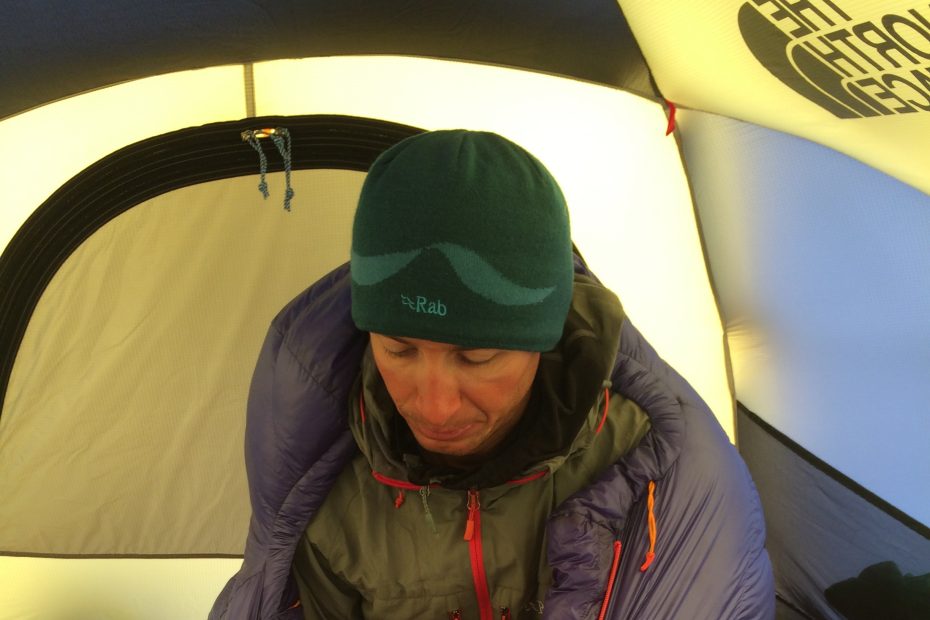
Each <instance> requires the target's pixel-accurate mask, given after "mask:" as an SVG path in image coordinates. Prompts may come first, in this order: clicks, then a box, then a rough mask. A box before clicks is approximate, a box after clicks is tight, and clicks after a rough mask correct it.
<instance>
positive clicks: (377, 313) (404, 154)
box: [351, 130, 573, 351]
mask: <svg viewBox="0 0 930 620" xmlns="http://www.w3.org/2000/svg"><path fill="white" fill-rule="evenodd" d="M351 272H352V318H353V319H354V321H355V324H356V325H357V326H358V328H359V329H361V330H364V331H369V332H377V333H381V334H386V335H389V336H400V337H404V336H407V337H411V338H422V339H425V340H433V341H436V342H444V343H449V344H456V345H459V346H464V347H474V348H496V349H515V350H522V351H548V350H550V349H552V348H554V347H555V345H556V343H558V341H559V338H561V336H562V328H563V324H564V322H565V317H566V316H567V314H568V306H569V303H570V302H571V297H572V279H573V267H572V244H571V235H570V231H569V223H568V210H567V209H566V207H565V198H564V197H563V195H562V191H561V190H560V189H559V186H558V184H557V183H556V182H555V179H553V178H552V175H551V174H550V173H549V171H548V170H546V168H545V167H544V166H543V165H542V163H540V162H539V160H537V159H536V158H535V157H533V156H532V155H530V154H529V153H528V152H526V151H525V150H524V149H523V148H521V147H519V146H517V145H516V144H514V143H513V142H510V141H509V140H506V139H505V138H502V137H501V136H499V135H496V134H493V133H486V132H477V131H465V130H449V131H433V132H427V133H423V134H419V135H416V136H413V137H411V138H407V139H406V140H403V141H402V142H400V143H398V144H396V145H394V146H393V147H391V148H390V149H388V150H387V151H385V152H384V153H383V154H382V155H381V156H380V157H378V159H377V160H376V161H375V162H374V164H372V167H371V170H370V171H369V172H368V176H367V177H366V179H365V183H364V185H363V186H362V193H361V196H360V197H359V203H358V211H357V212H356V214H355V223H354V226H353V229H352V260H351Z"/></svg>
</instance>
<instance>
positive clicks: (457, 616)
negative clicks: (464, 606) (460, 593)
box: [449, 609, 462, 620]
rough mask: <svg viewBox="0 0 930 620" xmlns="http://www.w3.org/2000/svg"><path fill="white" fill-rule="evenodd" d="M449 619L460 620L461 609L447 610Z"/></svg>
mask: <svg viewBox="0 0 930 620" xmlns="http://www.w3.org/2000/svg"><path fill="white" fill-rule="evenodd" d="M449 620H462V610H461V609H456V610H454V611H450V612H449Z"/></svg>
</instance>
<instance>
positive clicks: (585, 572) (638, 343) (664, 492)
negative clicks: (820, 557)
mask: <svg viewBox="0 0 930 620" xmlns="http://www.w3.org/2000/svg"><path fill="white" fill-rule="evenodd" d="M576 271H579V272H581V273H587V269H586V268H585V267H584V266H583V265H582V264H581V263H580V261H576ZM366 345H367V334H365V333H363V332H359V331H358V330H357V329H356V328H355V326H354V324H353V323H352V319H351V316H350V284H349V270H348V265H343V266H342V267H339V268H338V269H336V270H335V271H333V272H332V273H330V274H329V275H327V276H325V277H324V278H323V279H321V280H320V281H318V282H317V283H316V284H314V285H313V286H312V287H310V288H309V289H308V290H306V291H304V292H303V293H302V294H300V295H299V296H298V297H297V298H296V299H294V300H293V301H292V302H291V303H289V304H288V305H287V306H286V307H285V308H284V309H283V310H282V311H281V312H280V313H279V314H278V316H277V317H275V319H274V321H273V322H272V325H271V328H270V330H269V332H268V335H267V337H266V339H265V343H264V345H263V348H262V351H261V354H260V357H259V360H258V364H257V367H256V369H255V374H254V377H253V380H252V385H251V389H250V394H249V401H248V411H247V421H246V441H245V456H246V470H247V474H248V480H249V493H250V496H251V502H252V519H251V523H250V526H249V535H248V539H247V541H246V547H245V558H244V560H243V563H242V567H241V568H240V570H239V572H238V573H236V574H235V575H234V576H233V577H232V579H230V581H229V583H228V584H227V585H226V587H225V588H224V589H223V590H222V592H221V593H220V595H219V597H218V598H217V600H216V602H215V603H214V606H213V609H212V611H211V612H210V616H209V618H210V620H246V619H248V620H252V619H259V618H260V619H263V620H271V619H282V620H284V619H286V620H299V619H301V618H302V617H303V615H302V613H301V609H300V608H299V606H295V604H296V603H297V602H298V593H297V587H296V584H295V583H294V580H293V578H292V577H291V561H292V559H293V556H294V551H295V548H296V546H297V543H298V540H299V539H300V537H301V535H302V534H303V531H304V529H305V528H306V526H307V523H308V522H309V520H310V518H311V517H312V516H313V514H314V513H315V512H316V511H317V510H318V509H319V507H320V505H321V504H322V503H323V500H324V499H325V498H326V495H327V493H328V491H329V489H330V488H331V487H332V485H333V483H334V481H335V479H336V477H337V476H338V474H339V473H340V471H341V470H342V468H343V467H344V466H345V465H346V464H347V463H348V462H349V461H350V460H351V459H352V457H353V456H354V455H355V454H356V450H357V448H356V446H355V442H354V440H353V438H352V435H351V434H350V432H349V430H348V426H347V419H346V416H347V412H348V407H347V400H348V397H349V390H350V388H351V386H352V383H353V381H354V379H355V378H356V376H357V374H358V372H359V363H360V360H361V356H362V353H363V352H364V350H365V347H366ZM612 380H613V391H616V392H619V393H621V394H624V395H625V396H627V397H628V398H630V399H632V400H633V401H635V402H636V403H637V404H638V405H639V406H640V407H642V409H643V410H644V411H645V412H646V414H647V415H648V416H649V419H650V422H651V424H652V428H651V429H650V430H649V431H648V432H647V433H646V435H645V436H644V438H643V439H642V441H641V442H640V444H639V445H638V446H637V447H635V448H634V449H633V450H632V451H630V452H629V453H628V454H627V455H626V456H624V457H623V458H622V459H621V460H620V461H619V462H617V463H616V464H615V465H614V466H612V467H610V468H608V469H607V470H606V471H604V473H603V475H602V476H601V477H600V479H599V480H598V481H597V482H596V483H595V484H593V485H591V486H590V487H588V488H586V489H584V490H582V491H581V492H579V493H577V494H576V495H574V496H573V497H572V498H570V499H569V500H567V501H566V502H565V503H563V504H562V505H561V506H560V507H558V509H557V510H556V511H555V512H553V513H552V515H551V517H550V521H549V524H548V550H547V552H548V559H549V563H550V565H551V567H552V570H553V579H554V583H553V586H552V588H551V589H550V591H549V593H548V596H547V598H546V601H545V607H544V613H543V617H544V618H548V619H553V620H573V619H578V620H581V619H585V620H587V619H589V618H590V619H592V620H594V619H596V618H598V614H599V612H600V611H601V608H602V604H603V603H602V602H603V600H604V598H605V593H606V592H608V590H609V591H610V601H609V603H608V604H607V607H606V612H607V613H606V615H605V617H606V618H611V619H620V618H624V619H628V618H635V619H647V620H665V619H682V620H728V619H737V618H739V619H747V620H748V619H771V618H774V617H775V593H774V584H773V579H772V569H771V564H770V562H769V558H768V554H767V553H766V551H765V548H764V543H765V524H764V520H763V515H762V509H761V506H760V503H759V498H758V496H757V494H756V491H755V487H754V485H753V483H752V480H751V479H750V477H749V472H748V470H747V469H746V466H745V464H744V463H743V461H742V459H741V458H740V456H739V455H738V454H737V452H736V450H735V448H734V447H733V446H732V445H731V444H730V442H729V441H728V439H727V437H726V435H725V433H724V432H723V430H722V429H721V428H720V426H719V424H718V423H717V421H716V419H715V418H714V416H713V415H712V414H711V412H710V410H709V409H708V407H707V406H706V405H705V404H704V402H703V401H702V400H701V399H700V397H699V396H698V395H697V394H696V393H695V392H694V390H693V389H692V388H691V387H690V386H689V385H688V383H687V382H686V381H685V380H684V379H682V378H681V377H680V376H679V375H678V374H677V373H676V372H675V371H674V370H672V368H671V367H669V366H668V365H667V364H666V363H665V362H663V361H662V360H661V359H660V358H659V356H658V355H657V354H656V352H655V351H654V350H653V349H652V348H651V347H650V346H649V344H648V343H647V342H646V341H645V340H644V339H643V337H642V336H641V335H640V334H639V333H638V332H637V331H636V330H635V328H634V327H633V326H632V325H631V324H630V323H629V322H628V321H626V322H625V324H624V325H623V326H622V329H621V336H620V347H619V350H618V351H617V360H616V364H615V366H614V372H613V377H612ZM650 481H654V482H655V483H656V484H655V492H654V497H655V503H654V508H653V514H654V516H655V524H656V528H655V536H654V541H655V543H654V544H655V547H654V559H653V561H652V562H651V563H649V566H648V568H646V570H641V567H642V566H643V564H644V563H645V562H644V558H645V557H646V554H647V551H648V550H649V546H650V536H649V532H648V519H647V508H646V504H647V502H646V497H647V495H648V493H647V488H648V485H649V482H650ZM615 541H620V542H621V544H622V554H621V556H620V562H619V568H618V569H617V570H616V571H615V576H614V578H613V582H611V583H610V584H608V582H609V580H610V576H611V572H612V571H611V567H612V564H613V560H614V548H615V545H614V542H615Z"/></svg>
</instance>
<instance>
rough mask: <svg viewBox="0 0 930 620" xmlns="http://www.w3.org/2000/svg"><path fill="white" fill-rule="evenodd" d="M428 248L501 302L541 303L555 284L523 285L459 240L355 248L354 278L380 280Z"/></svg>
mask: <svg viewBox="0 0 930 620" xmlns="http://www.w3.org/2000/svg"><path fill="white" fill-rule="evenodd" d="M428 250H436V251H438V252H440V253H441V254H442V255H443V256H445V257H446V260H448V261H449V264H450V265H451V266H452V270H453V271H455V274H456V275H457V276H458V278H459V280H460V281H461V282H462V284H463V285H464V286H465V288H467V289H468V290H470V291H471V292H473V293H475V294H476V295H480V296H481V297H484V298H485V299H488V300H490V301H492V302H494V303H497V304H500V305H502V306H528V305H532V304H538V303H539V302H541V301H543V300H544V299H545V298H546V297H548V296H549V295H551V294H552V292H553V291H555V288H556V287H555V286H547V287H543V288H530V287H526V286H521V285H520V284H517V283H516V282H513V281H512V280H510V279H508V278H507V277H505V276H504V275H502V274H501V273H500V272H499V271H498V270H497V269H495V268H494V267H493V266H492V265H491V264H490V263H488V262H487V261H486V260H484V259H483V258H482V257H481V256H480V255H479V254H478V253H477V252H475V251H473V250H469V249H468V248H466V247H463V246H461V245H458V244H456V243H431V244H429V245H427V246H424V247H422V248H418V249H415V250H409V251H407V252H389V253H386V254H380V255H376V256H363V255H361V254H359V253H357V252H356V251H355V250H352V264H351V273H352V280H353V281H354V282H355V283H356V284H357V285H360V286H372V285H375V284H380V283H381V282H384V281H385V280H387V279H388V278H391V277H392V276H394V275H396V274H397V273H399V272H400V271H401V270H402V269H403V268H404V267H406V266H407V265H409V264H410V263H412V262H413V261H414V259H416V258H417V257H418V256H420V255H421V254H423V253H424V252H426V251H428Z"/></svg>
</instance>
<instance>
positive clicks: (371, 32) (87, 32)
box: [0, 0, 654, 119]
mask: <svg viewBox="0 0 930 620" xmlns="http://www.w3.org/2000/svg"><path fill="white" fill-rule="evenodd" d="M5 16H6V19H4V20H3V22H0V35H2V37H0V40H2V41H3V44H2V50H3V53H2V54H0V83H2V84H3V85H4V87H3V89H2V91H0V119H2V118H4V117H7V116H10V115H12V114H16V113H18V112H21V111H23V110H27V109H30V108H32V107H35V106H38V105H41V104H44V103H47V102H49V101H55V100H57V99H60V98H63V97H67V96H71V95H75V94H78V93H81V92H86V91H88V90H92V89H96V88H100V87H104V86H109V85H112V84H116V83H119V82H124V81H128V80H135V79H139V78H143V77H148V76H152V75H160V74H164V73H173V72H177V71H183V70H188V69H198V68H203V67H210V66H217V65H228V64H241V63H251V62H258V61H264V60H274V59H279V58H304V57H311V56H337V55H360V54H368V55H372V54H390V55H409V56H423V57H436V58H446V59H450V60H464V61H471V62H479V63H488V64H495V65H501V66H512V67H519V68H523V69H529V70H532V71H538V72H542V73H551V74H556V75H565V76H568V77H572V78H576V79H581V80H586V81H591V82H598V83H602V84H607V85H611V86H616V87H620V88H624V89H627V90H631V91H633V92H637V93H641V94H648V95H654V91H653V87H652V85H651V83H650V80H649V71H648V69H647V67H646V65H645V63H644V61H643V59H642V55H641V54H640V52H639V49H638V48H637V46H636V43H635V41H634V40H633V38H632V36H630V33H629V28H628V26H627V24H626V21H625V19H624V17H623V14H622V13H621V12H620V10H619V8H618V6H617V3H616V2H615V1H614V0H586V1H585V2H583V3H581V2H564V0H509V1H507V2H500V1H497V0H494V1H490V0H489V1H485V2H459V1H457V0H405V1H403V2H371V1H368V0H339V2H332V1H326V0H264V1H253V2H250V1H246V0H236V1H234V2H229V1H227V0H209V1H206V2H166V3H160V2H159V3H152V2H146V1H144V0H107V1H103V2H90V3H88V2H79V3H75V2H71V1H70V0H32V1H30V2H18V3H16V6H15V8H14V9H13V11H12V13H11V12H10V11H9V9H7V10H6V11H5Z"/></svg>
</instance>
